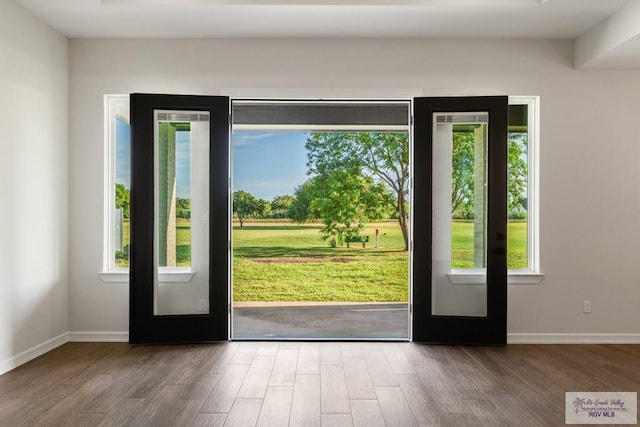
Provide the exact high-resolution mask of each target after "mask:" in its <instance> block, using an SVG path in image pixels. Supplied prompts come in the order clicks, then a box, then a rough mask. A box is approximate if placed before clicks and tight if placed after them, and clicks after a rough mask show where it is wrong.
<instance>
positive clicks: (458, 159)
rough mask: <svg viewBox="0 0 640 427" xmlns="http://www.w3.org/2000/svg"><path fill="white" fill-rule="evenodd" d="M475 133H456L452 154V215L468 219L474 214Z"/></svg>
mask: <svg viewBox="0 0 640 427" xmlns="http://www.w3.org/2000/svg"><path fill="white" fill-rule="evenodd" d="M474 144H475V137H474V134H473V132H454V133H453V147H452V150H453V151H452V154H451V163H452V165H451V166H452V173H451V215H452V216H453V217H454V218H467V217H468V215H470V214H471V213H472V212H473V206H470V204H471V203H472V201H473V169H474V168H473V148H474Z"/></svg>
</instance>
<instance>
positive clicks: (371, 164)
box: [306, 132, 409, 250]
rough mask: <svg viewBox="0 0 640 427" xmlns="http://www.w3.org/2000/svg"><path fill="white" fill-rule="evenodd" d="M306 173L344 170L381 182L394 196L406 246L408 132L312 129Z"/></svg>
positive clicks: (308, 144)
mask: <svg viewBox="0 0 640 427" xmlns="http://www.w3.org/2000/svg"><path fill="white" fill-rule="evenodd" d="M306 148H307V158H308V163H307V166H308V168H309V171H308V172H309V173H310V174H317V175H320V176H326V175H329V174H331V173H334V172H335V171H348V173H349V174H352V175H359V176H361V177H363V178H375V179H376V180H377V182H379V183H383V184H384V185H385V186H386V187H387V188H388V189H389V190H391V193H392V194H393V197H394V199H395V201H394V205H395V211H396V216H397V219H398V224H399V225H400V229H401V230H402V237H403V239H404V249H405V250H408V249H409V213H408V203H407V202H408V201H407V195H408V193H409V135H408V134H407V133H393V132H357V133H356V132H354V133H341V132H314V133H312V134H311V136H310V137H309V138H308V139H307V144H306Z"/></svg>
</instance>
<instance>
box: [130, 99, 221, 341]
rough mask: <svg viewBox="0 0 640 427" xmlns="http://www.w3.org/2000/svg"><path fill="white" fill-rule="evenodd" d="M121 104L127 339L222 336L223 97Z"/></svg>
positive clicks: (175, 338) (207, 337) (169, 339)
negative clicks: (126, 177)
mask: <svg viewBox="0 0 640 427" xmlns="http://www.w3.org/2000/svg"><path fill="white" fill-rule="evenodd" d="M130 102H131V124H132V144H131V145H132V153H131V154H132V156H131V183H132V186H131V187H132V191H131V230H130V233H131V252H130V303H129V306H130V326H129V342H130V343H132V344H140V343H167V342H202V341H219V340H227V339H228V336H229V335H228V330H229V326H228V300H229V286H228V284H229V273H228V272H229V231H228V215H229V99H228V98H226V97H214V96H181V95H148V94H132V95H131V98H130ZM187 212H189V213H187Z"/></svg>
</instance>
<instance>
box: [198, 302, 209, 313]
mask: <svg viewBox="0 0 640 427" xmlns="http://www.w3.org/2000/svg"><path fill="white" fill-rule="evenodd" d="M208 306H209V301H207V300H206V299H201V300H199V301H198V311H199V312H201V313H206V312H207V311H209V308H208Z"/></svg>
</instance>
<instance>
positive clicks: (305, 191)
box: [289, 177, 320, 222]
mask: <svg viewBox="0 0 640 427" xmlns="http://www.w3.org/2000/svg"><path fill="white" fill-rule="evenodd" d="M318 185H319V184H318V183H316V177H312V178H309V179H308V180H307V181H305V183H304V184H302V185H300V186H298V187H296V188H295V190H294V194H295V196H294V201H293V204H292V205H291V209H290V210H289V217H290V218H291V219H292V220H294V221H295V222H307V221H313V220H318V219H320V212H318V211H316V210H311V202H312V201H313V199H314V198H315V197H316V194H318V193H319V192H318V190H317V186H318Z"/></svg>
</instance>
